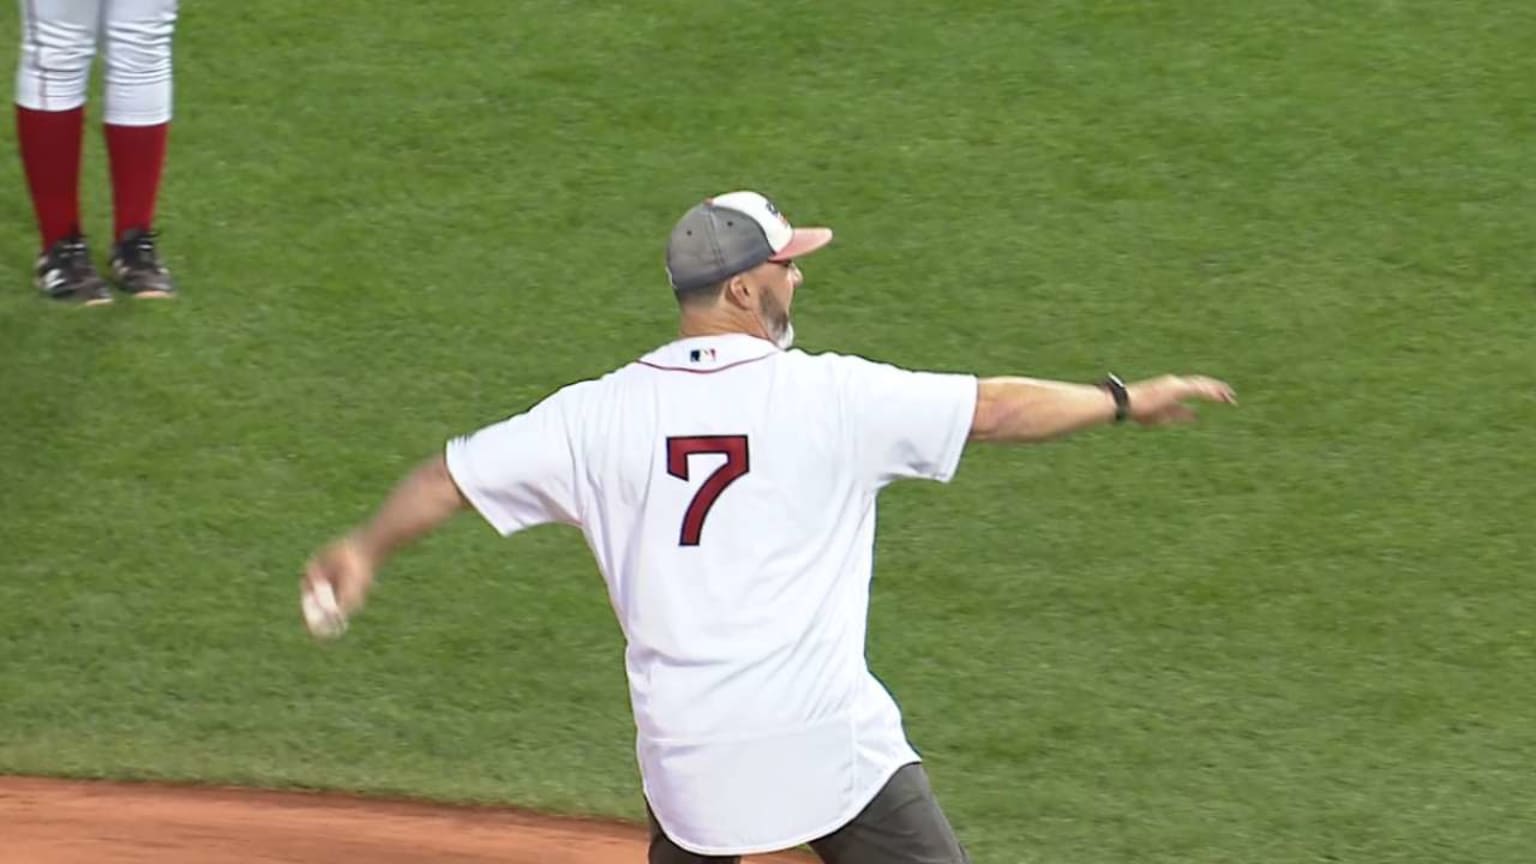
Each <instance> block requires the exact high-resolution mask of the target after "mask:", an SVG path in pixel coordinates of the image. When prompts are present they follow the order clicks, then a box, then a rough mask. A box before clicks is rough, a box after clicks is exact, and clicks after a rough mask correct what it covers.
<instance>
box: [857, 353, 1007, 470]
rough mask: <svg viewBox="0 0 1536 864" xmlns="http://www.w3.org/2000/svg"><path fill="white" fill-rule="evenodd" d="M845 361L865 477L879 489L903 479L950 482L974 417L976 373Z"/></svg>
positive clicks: (858, 360) (858, 448)
mask: <svg viewBox="0 0 1536 864" xmlns="http://www.w3.org/2000/svg"><path fill="white" fill-rule="evenodd" d="M843 359H844V360H845V361H848V374H847V377H846V378H845V381H844V386H845V387H846V388H847V390H846V401H847V404H848V405H850V406H851V412H850V416H849V418H848V424H849V426H850V428H851V429H852V431H853V434H854V436H855V439H856V440H855V443H854V450H855V452H857V453H858V454H859V457H858V458H859V460H860V467H861V469H862V471H863V475H864V477H865V479H866V480H867V481H868V482H870V483H872V484H873V485H874V486H875V487H876V488H878V487H881V486H884V485H886V484H887V483H890V482H891V481H893V480H901V479H904V478H922V479H928V480H937V481H939V482H941V483H947V482H949V480H950V479H951V478H953V477H954V475H955V470H956V469H957V468H958V467H959V465H960V455H961V454H962V453H963V452H964V451H965V443H966V441H967V440H968V439H969V438H970V433H971V422H972V421H973V420H974V419H975V414H976V391H977V380H976V376H974V375H954V374H946V373H938V372H913V371H910V370H907V369H902V368H900V367H897V366H891V365H888V364H885V363H875V362H872V361H869V360H864V359H862V358H843Z"/></svg>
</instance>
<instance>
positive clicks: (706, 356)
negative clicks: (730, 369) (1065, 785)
mask: <svg viewBox="0 0 1536 864" xmlns="http://www.w3.org/2000/svg"><path fill="white" fill-rule="evenodd" d="M688 359H689V360H690V361H691V362H694V363H700V362H703V361H705V360H709V361H711V362H713V361H714V359H715V349H713V348H695V349H693V350H692V351H689V352H688Z"/></svg>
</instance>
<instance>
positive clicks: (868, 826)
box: [811, 762, 971, 864]
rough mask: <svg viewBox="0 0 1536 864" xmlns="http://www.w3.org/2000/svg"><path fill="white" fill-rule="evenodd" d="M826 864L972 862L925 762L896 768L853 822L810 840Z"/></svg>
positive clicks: (951, 863) (942, 863)
mask: <svg viewBox="0 0 1536 864" xmlns="http://www.w3.org/2000/svg"><path fill="white" fill-rule="evenodd" d="M811 849H812V850H814V851H815V852H816V854H817V855H818V856H820V857H821V860H822V861H825V862H827V864H970V860H971V859H970V856H969V855H967V854H966V852H965V849H964V847H962V846H961V845H960V841H959V840H958V839H956V838H955V831H954V829H953V828H951V827H950V824H949V820H948V819H947V818H945V816H944V811H943V810H941V809H940V808H939V802H938V799H937V798H935V797H934V795H933V788H932V787H931V786H929V785H928V774H927V772H925V771H924V770H923V766H922V765H921V764H920V763H916V762H914V763H912V764H911V765H908V766H906V767H904V768H902V769H901V770H900V771H897V772H896V774H895V775H893V776H892V777H891V779H890V782H888V783H886V784H885V788H883V789H881V790H880V794H878V795H876V796H875V800H873V801H871V802H869V806H868V807H865V808H864V810H863V811H862V812H861V813H859V815H858V816H855V817H854V819H853V821H852V822H849V823H848V824H847V825H844V826H843V827H842V828H839V829H838V830H837V831H834V832H833V833H831V834H829V835H827V836H826V837H823V838H821V839H820V840H817V841H815V842H813V843H811Z"/></svg>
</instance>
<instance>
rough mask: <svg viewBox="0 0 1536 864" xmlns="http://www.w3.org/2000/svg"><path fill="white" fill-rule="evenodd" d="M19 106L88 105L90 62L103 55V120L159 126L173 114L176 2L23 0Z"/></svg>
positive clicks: (64, 107)
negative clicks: (86, 102)
mask: <svg viewBox="0 0 1536 864" xmlns="http://www.w3.org/2000/svg"><path fill="white" fill-rule="evenodd" d="M20 4H21V59H20V62H19V63H18V64H17V70H16V104H18V105H20V106H21V107H23V108H30V109H32V110H34V111H69V110H71V109H74V108H78V107H80V106H81V105H84V104H85V96H86V90H87V88H88V87H89V85H90V80H91V61H92V59H93V58H94V57H95V55H96V50H97V47H98V46H100V47H101V50H102V53H103V54H104V55H105V57H106V87H105V102H106V105H105V108H104V110H103V112H102V119H104V120H105V121H106V122H107V123H111V124H114V125H119V126H155V125H159V124H161V123H166V122H169V121H170V119H171V33H172V32H173V31H174V30H175V27H176V13H177V7H178V6H179V5H180V4H179V2H178V0H20Z"/></svg>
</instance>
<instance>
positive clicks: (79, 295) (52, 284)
mask: <svg viewBox="0 0 1536 864" xmlns="http://www.w3.org/2000/svg"><path fill="white" fill-rule="evenodd" d="M35 272H36V284H37V290H39V291H41V292H43V296H45V297H47V298H48V299H50V300H57V301H59V302H60V303H78V304H80V305H82V306H101V305H103V304H106V303H111V302H112V292H111V291H109V290H107V281H106V280H105V279H103V278H101V274H100V273H97V272H96V266H95V265H93V264H92V263H91V251H90V250H89V249H88V248H86V245H85V238H84V237H81V236H80V235H78V234H76V235H74V236H72V237H65V238H64V239H63V240H60V241H59V242H57V243H55V244H53V246H51V247H49V249H48V251H46V252H44V253H43V254H42V256H41V257H39V258H38V259H37V270H36V271H35Z"/></svg>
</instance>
